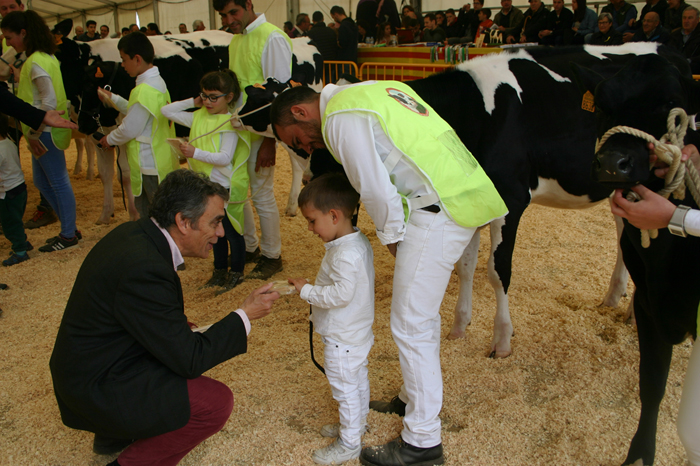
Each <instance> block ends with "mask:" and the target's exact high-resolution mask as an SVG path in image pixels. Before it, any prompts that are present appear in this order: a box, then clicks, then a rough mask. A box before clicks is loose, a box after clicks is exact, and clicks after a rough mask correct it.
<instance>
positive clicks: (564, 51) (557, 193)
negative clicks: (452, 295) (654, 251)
mask: <svg viewBox="0 0 700 466" xmlns="http://www.w3.org/2000/svg"><path fill="white" fill-rule="evenodd" d="M657 53H664V54H665V55H666V53H667V52H665V51H663V50H660V51H658V52H657V44H649V43H631V44H626V45H623V46H619V47H595V46H584V47H567V48H531V49H517V50H515V51H510V52H505V53H501V54H495V55H488V56H484V57H482V58H477V59H474V60H470V61H469V62H466V63H463V64H461V65H458V66H457V67H456V70H454V71H450V72H446V73H442V74H438V75H434V76H431V77H428V78H426V79H422V80H417V81H412V82H409V83H408V84H409V85H410V86H411V87H412V88H413V89H415V90H416V92H417V93H418V94H419V95H420V96H421V97H422V98H423V99H424V100H425V101H426V102H428V103H429V104H430V105H431V106H432V107H433V108H434V109H435V111H437V113H438V114H440V116H442V117H443V118H444V119H445V120H446V121H447V122H448V123H449V124H450V125H451V126H452V127H453V128H454V129H455V131H456V132H457V134H458V135H459V137H460V138H461V139H462V142H464V144H465V145H466V146H467V148H469V150H470V151H471V152H472V153H473V154H474V156H475V157H476V158H477V159H478V160H479V163H480V164H481V166H482V167H483V168H484V170H485V171H486V173H487V174H488V175H489V177H490V178H491V179H492V180H493V182H494V185H495V186H496V188H497V189H498V191H499V193H500V194H501V196H502V197H503V199H504V201H505V203H506V205H507V206H508V210H509V214H508V215H507V216H506V218H505V219H504V220H500V221H496V222H493V223H492V224H491V229H490V230H491V256H490V259H489V264H488V270H489V271H488V274H489V280H490V282H491V284H492V286H493V287H494V289H495V291H496V298H497V311H496V318H495V324H494V337H493V341H492V342H491V345H490V348H489V351H488V353H489V354H490V355H491V356H496V357H505V356H508V355H509V354H510V353H511V346H510V339H511V336H512V333H513V326H512V323H511V319H510V313H509V309H508V287H509V285H510V279H511V260H512V255H513V249H514V246H515V238H516V233H517V229H518V223H519V221H520V218H521V216H522V214H523V212H524V210H525V208H526V207H527V206H528V205H529V204H530V203H536V204H541V205H545V206H550V207H558V208H567V209H580V208H587V207H591V206H593V205H595V204H597V203H599V202H601V201H603V200H605V199H607V198H608V197H609V196H610V193H611V189H610V188H609V187H607V186H603V185H601V184H599V183H597V182H595V181H593V180H592V179H591V176H590V171H591V155H592V154H593V153H594V150H595V142H596V123H595V114H594V112H593V111H592V110H593V105H592V97H591V98H590V99H588V98H587V97H584V98H583V99H582V95H581V92H580V90H579V88H578V87H577V85H576V84H575V82H574V80H573V77H574V75H573V68H572V63H578V64H581V65H583V66H586V67H590V68H591V69H593V70H596V71H597V72H598V73H600V74H601V75H603V76H606V77H609V76H612V75H613V74H614V73H615V72H617V71H619V70H620V69H621V68H622V66H623V65H624V64H625V63H626V62H628V61H629V60H630V59H631V58H632V57H635V56H637V55H647V54H654V55H655V54H657ZM668 54H670V55H669V56H670V57H674V56H675V55H673V52H672V51H668ZM680 62H681V63H682V59H681V60H680ZM587 99H588V100H591V101H590V102H589V101H588V100H587ZM617 223H618V234H619V233H620V232H621V226H622V223H621V221H620V220H619V219H617ZM478 248H479V234H476V235H475V236H474V240H473V241H472V243H471V244H470V245H469V247H468V248H467V250H466V251H465V254H464V255H463V257H462V258H461V259H460V261H459V262H458V263H457V272H458V274H459V276H460V296H459V299H458V301H457V306H456V309H455V321H454V325H453V328H452V330H451V332H450V335H449V337H448V338H459V337H462V336H464V331H465V328H466V326H467V325H468V324H469V323H470V321H471V311H472V309H471V306H472V304H471V303H472V299H471V291H472V282H473V274H474V270H475V267H476V259H477V252H478ZM626 287H627V272H626V270H625V267H624V265H623V263H622V260H621V255H620V254H619V253H618V260H617V264H616V266H615V270H614V272H613V276H612V279H611V281H610V288H609V290H608V293H607V295H606V297H605V299H604V301H603V304H605V305H608V306H616V305H617V303H618V301H619V299H620V298H621V297H622V296H623V295H624V293H625V291H626Z"/></svg>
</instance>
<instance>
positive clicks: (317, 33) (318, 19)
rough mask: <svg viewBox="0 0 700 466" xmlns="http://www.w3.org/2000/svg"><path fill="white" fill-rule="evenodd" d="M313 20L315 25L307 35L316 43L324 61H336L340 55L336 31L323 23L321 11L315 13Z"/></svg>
mask: <svg viewBox="0 0 700 466" xmlns="http://www.w3.org/2000/svg"><path fill="white" fill-rule="evenodd" d="M311 19H312V21H313V25H312V26H311V29H309V31H308V32H307V33H306V35H307V36H309V38H310V39H312V40H313V41H314V42H315V43H316V48H318V51H319V52H320V53H321V56H322V57H323V61H328V60H335V59H336V56H337V55H338V35H337V34H336V33H335V30H333V29H331V28H329V27H328V26H326V23H324V22H323V13H321V12H320V11H314V13H313V15H311Z"/></svg>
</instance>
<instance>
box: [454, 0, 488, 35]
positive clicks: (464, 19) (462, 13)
mask: <svg viewBox="0 0 700 466" xmlns="http://www.w3.org/2000/svg"><path fill="white" fill-rule="evenodd" d="M483 7H484V2H483V0H474V7H473V8H472V7H471V5H469V4H468V3H467V4H466V5H464V6H463V7H462V8H461V9H460V10H459V16H458V17H457V21H458V22H460V23H461V24H462V27H463V29H464V36H463V37H462V39H461V40H460V42H472V41H473V40H474V37H476V32H477V30H478V29H479V23H480V22H481V21H479V10H481V9H482V8H483Z"/></svg>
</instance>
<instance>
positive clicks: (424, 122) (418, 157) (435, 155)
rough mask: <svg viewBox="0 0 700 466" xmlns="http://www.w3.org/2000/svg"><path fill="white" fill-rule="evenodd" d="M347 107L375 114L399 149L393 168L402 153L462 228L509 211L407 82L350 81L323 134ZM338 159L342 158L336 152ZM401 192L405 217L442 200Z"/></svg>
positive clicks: (332, 105)
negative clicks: (357, 83)
mask: <svg viewBox="0 0 700 466" xmlns="http://www.w3.org/2000/svg"><path fill="white" fill-rule="evenodd" d="M345 112H354V113H359V114H362V113H365V114H366V113H374V114H375V115H376V116H377V117H378V119H379V122H380V123H381V125H382V128H383V129H384V132H385V133H386V134H387V136H388V137H389V138H390V139H391V141H392V143H393V144H394V145H395V146H396V148H397V149H398V150H394V151H392V152H391V153H390V154H389V156H387V159H386V160H385V161H384V166H385V167H386V169H387V171H388V172H389V173H391V171H392V170H393V168H394V167H395V166H396V163H398V161H399V160H401V159H402V158H404V159H405V160H406V161H407V162H409V164H410V165H411V166H413V168H414V169H416V170H418V171H419V172H421V173H422V174H423V175H424V176H425V177H426V178H427V179H428V180H429V181H430V184H431V186H432V188H433V189H434V190H435V192H436V193H437V196H438V197H439V201H441V203H442V206H443V208H444V209H445V210H446V213H447V215H448V216H449V217H450V218H451V219H452V220H453V221H455V222H456V223H458V224H459V225H462V226H463V227H467V228H470V227H478V226H481V225H484V224H485V223H488V222H490V221H491V220H493V219H495V218H498V217H502V216H504V215H505V214H507V213H508V208H507V207H506V205H505V203H504V202H503V200H502V199H501V196H500V195H499V194H498V192H497V191H496V188H495V187H494V185H493V183H492V182H491V180H490V179H489V177H488V176H487V175H486V173H485V172H484V170H483V169H482V168H481V165H479V162H477V161H476V159H475V158H474V157H473V156H472V154H471V153H470V152H469V150H468V149H467V148H466V147H465V146H464V144H462V142H461V141H460V139H459V137H458V136H457V134H456V133H455V132H454V130H453V129H452V128H451V127H450V125H448V124H447V122H446V121H445V120H443V119H442V118H440V116H438V114H437V113H436V112H435V110H433V109H432V108H431V107H430V106H429V105H428V104H427V103H425V102H424V101H423V100H422V99H421V98H420V97H419V96H418V95H417V94H416V93H415V91H413V89H411V88H410V87H408V86H407V85H405V84H403V83H400V82H396V81H378V82H376V83H374V84H363V85H355V86H349V87H348V88H347V89H344V90H342V91H340V92H339V93H337V94H335V95H334V96H333V97H332V98H331V99H330V101H329V102H328V105H327V107H326V111H325V112H324V115H323V118H322V122H321V125H322V128H321V129H322V132H323V137H324V140H325V142H326V146H327V147H328V149H329V150H330V152H331V153H332V154H333V148H332V147H331V146H330V145H329V144H328V139H327V137H326V134H325V129H326V123H327V122H328V119H329V118H333V117H334V116H336V115H341V114H342V113H345ZM333 157H335V159H336V160H338V157H337V156H336V155H335V154H333ZM399 194H401V197H402V199H403V203H404V213H405V215H406V220H408V216H409V215H410V211H411V210H415V209H419V208H422V207H425V206H428V205H431V204H434V203H435V202H437V201H438V198H437V197H435V196H423V197H419V198H414V199H408V198H407V197H406V195H405V194H404V193H399Z"/></svg>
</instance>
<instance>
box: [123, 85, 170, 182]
mask: <svg viewBox="0 0 700 466" xmlns="http://www.w3.org/2000/svg"><path fill="white" fill-rule="evenodd" d="M169 103H170V93H169V92H168V91H165V92H160V91H159V90H158V89H156V88H154V87H152V86H149V85H148V84H146V83H143V84H139V85H138V86H136V87H135V88H133V89H132V90H131V94H130V95H129V103H128V105H127V109H128V108H131V106H132V105H134V104H141V105H143V107H144V108H145V109H146V110H147V111H148V113H150V114H151V116H152V117H153V124H152V125H151V137H150V138H147V139H148V140H146V139H142V137H141V136H139V137H137V138H136V139H132V140H131V141H129V142H127V143H126V154H127V156H128V160H129V168H130V169H131V191H132V192H133V193H134V196H140V195H141V188H142V182H141V181H142V177H141V155H140V154H141V143H142V142H143V143H150V144H151V148H152V151H153V159H154V160H155V163H156V168H157V169H158V184H160V182H161V181H163V178H165V177H166V176H167V174H168V173H170V172H171V171H173V170H178V169H179V168H180V164H179V162H178V159H177V156H176V155H175V154H174V153H173V151H172V150H171V149H170V145H169V144H168V141H167V139H168V138H174V137H175V128H174V127H173V126H171V125H170V120H168V119H167V118H165V117H164V116H163V114H162V113H160V109H161V108H163V107H164V106H166V105H167V104H169Z"/></svg>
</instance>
